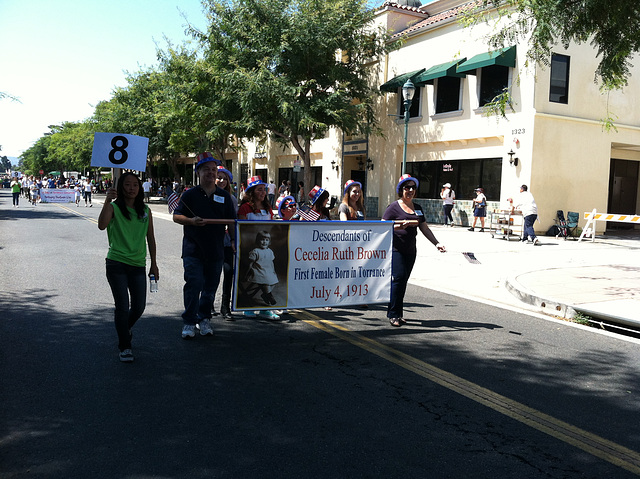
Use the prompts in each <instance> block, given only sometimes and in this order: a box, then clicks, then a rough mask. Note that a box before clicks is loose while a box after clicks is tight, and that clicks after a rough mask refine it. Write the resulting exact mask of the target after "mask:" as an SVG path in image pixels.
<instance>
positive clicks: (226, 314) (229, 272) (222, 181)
mask: <svg viewBox="0 0 640 479" xmlns="http://www.w3.org/2000/svg"><path fill="white" fill-rule="evenodd" d="M232 182H233V175H232V174H231V172H230V171H229V170H227V169H226V168H225V167H224V166H218V171H217V176H216V185H217V186H218V188H222V189H223V190H225V191H226V192H227V193H229V196H231V202H232V203H233V211H238V200H237V199H236V197H235V196H233V193H232V192H231V183H232ZM226 228H227V231H226V232H225V235H224V264H223V266H222V302H221V304H220V314H221V315H222V317H223V318H224V319H226V320H228V321H233V315H232V314H231V287H232V286H233V269H234V268H233V260H234V258H235V251H236V248H235V242H233V241H231V235H232V234H233V235H235V230H234V228H233V225H227V227H226ZM214 309H215V308H214Z"/></svg>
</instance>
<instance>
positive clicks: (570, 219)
mask: <svg viewBox="0 0 640 479" xmlns="http://www.w3.org/2000/svg"><path fill="white" fill-rule="evenodd" d="M579 220H580V213H576V212H575V211H567V236H569V237H571V238H573V239H576V238H577V237H578V236H579V235H578V221H579ZM567 236H565V238H564V239H567Z"/></svg>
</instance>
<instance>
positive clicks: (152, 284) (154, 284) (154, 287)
mask: <svg viewBox="0 0 640 479" xmlns="http://www.w3.org/2000/svg"><path fill="white" fill-rule="evenodd" d="M149 292H150V293H157V292H158V280H157V279H156V276H155V275H154V274H151V275H149Z"/></svg>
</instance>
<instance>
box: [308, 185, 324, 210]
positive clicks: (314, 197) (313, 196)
mask: <svg viewBox="0 0 640 479" xmlns="http://www.w3.org/2000/svg"><path fill="white" fill-rule="evenodd" d="M324 192H325V189H324V188H320V187H319V186H318V185H316V186H314V187H313V189H312V190H311V191H310V192H309V199H310V200H311V205H312V206H313V205H314V204H315V202H316V201H318V198H320V195H321V194H322V193H324Z"/></svg>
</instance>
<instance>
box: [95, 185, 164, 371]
mask: <svg viewBox="0 0 640 479" xmlns="http://www.w3.org/2000/svg"><path fill="white" fill-rule="evenodd" d="M114 200H115V201H114ZM114 205H115V206H114ZM98 228H99V229H101V230H104V229H105V228H106V229H107V237H108V238H109V252H108V253H107V259H106V270H107V281H108V282H109V286H111V292H112V293H113V300H114V303H115V314H114V321H115V326H116V332H117V333H118V348H119V349H120V361H122V362H131V361H133V353H132V351H131V338H132V333H131V329H132V328H133V325H134V324H135V323H136V321H137V320H138V319H139V318H140V316H142V313H143V312H144V308H145V305H146V300H147V281H146V279H145V266H146V258H147V248H146V247H145V239H146V242H147V245H148V247H149V256H150V258H151V266H150V267H149V275H153V276H155V278H156V280H157V279H158V278H159V277H160V275H159V272H158V265H157V264H156V240H155V237H154V234H153V217H152V215H151V210H150V209H149V207H148V206H146V205H145V204H144V195H143V193H142V183H141V181H140V179H139V178H138V177H137V176H136V175H135V174H134V173H131V172H127V173H124V174H123V175H122V176H121V177H120V179H119V180H118V186H117V191H116V190H114V189H113V188H109V189H108V190H107V195H106V198H105V201H104V204H103V206H102V210H101V211H100V216H99V217H98Z"/></svg>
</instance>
